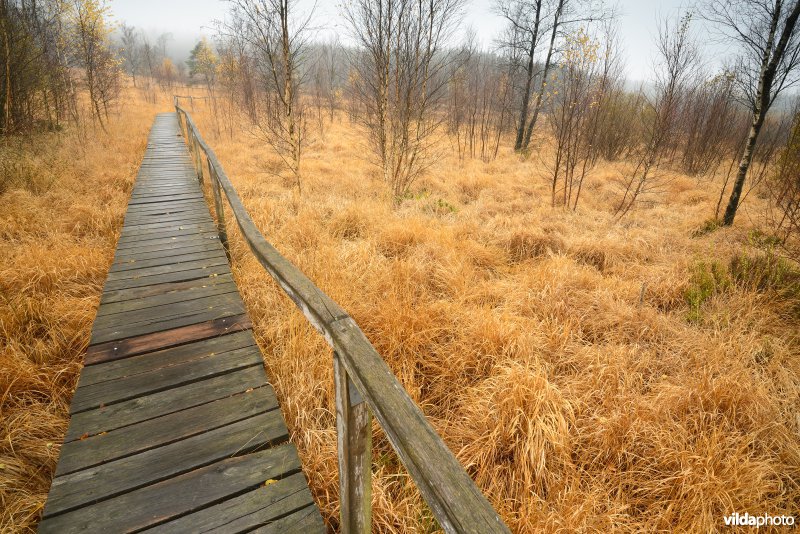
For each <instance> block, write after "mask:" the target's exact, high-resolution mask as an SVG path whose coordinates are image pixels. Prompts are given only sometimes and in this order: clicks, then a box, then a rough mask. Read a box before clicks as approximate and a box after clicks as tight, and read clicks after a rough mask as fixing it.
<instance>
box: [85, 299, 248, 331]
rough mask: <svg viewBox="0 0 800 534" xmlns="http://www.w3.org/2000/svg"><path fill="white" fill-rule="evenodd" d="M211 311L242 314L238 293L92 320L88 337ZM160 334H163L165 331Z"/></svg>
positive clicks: (128, 311) (185, 301)
mask: <svg viewBox="0 0 800 534" xmlns="http://www.w3.org/2000/svg"><path fill="white" fill-rule="evenodd" d="M211 310H225V311H233V310H240V311H238V312H236V313H244V305H243V304H242V299H241V298H240V297H239V294H238V293H232V292H228V293H225V294H221V295H210V296H206V297H198V298H194V299H190V300H183V301H179V302H171V303H168V304H163V305H161V306H154V307H148V308H143V309H133V310H123V311H120V312H117V313H115V314H113V315H103V316H98V317H97V319H95V323H94V327H93V328H92V333H93V334H99V333H102V332H106V331H119V332H126V331H131V330H133V327H136V326H142V325H147V324H152V323H156V322H158V323H163V322H165V321H167V320H169V319H173V318H180V317H182V316H186V317H188V316H189V315H197V314H199V313H205V312H209V311H211ZM162 330H166V328H163V329H162ZM141 333H144V332H140V334H141ZM140 334H139V335H140ZM133 335H137V334H133ZM126 337H131V336H126Z"/></svg>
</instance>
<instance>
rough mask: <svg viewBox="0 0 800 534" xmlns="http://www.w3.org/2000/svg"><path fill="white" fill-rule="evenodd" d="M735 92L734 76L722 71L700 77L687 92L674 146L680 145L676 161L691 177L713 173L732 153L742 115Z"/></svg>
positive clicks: (734, 148) (742, 129) (741, 122)
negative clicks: (679, 153) (706, 77)
mask: <svg viewBox="0 0 800 534" xmlns="http://www.w3.org/2000/svg"><path fill="white" fill-rule="evenodd" d="M741 111H742V110H741V108H740V106H738V105H737V102H736V98H735V95H734V76H733V74H732V73H730V72H728V71H725V72H722V73H720V74H717V75H716V76H713V77H711V78H710V79H700V80H699V83H697V84H696V85H695V86H694V87H691V88H690V89H689V92H688V94H687V95H686V99H685V103H684V106H683V109H682V110H681V118H680V120H679V126H678V129H679V135H678V136H677V137H678V142H677V143H676V145H682V146H681V148H682V155H681V159H680V162H679V165H680V167H681V168H682V169H683V171H684V172H686V173H687V174H690V175H693V176H707V175H710V174H713V173H714V172H715V171H716V170H717V169H718V167H719V165H720V163H722V160H723V159H724V158H725V157H726V156H727V155H729V154H730V153H732V152H735V151H736V149H737V147H738V145H739V143H740V139H741V132H743V131H744V130H745V128H742V126H743V121H742V119H743V118H744V117H743V114H742V113H741Z"/></svg>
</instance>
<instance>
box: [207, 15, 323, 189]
mask: <svg viewBox="0 0 800 534" xmlns="http://www.w3.org/2000/svg"><path fill="white" fill-rule="evenodd" d="M229 1H230V4H231V19H232V21H229V22H228V23H226V24H225V25H224V26H222V27H221V28H220V30H221V33H222V36H223V37H224V38H227V39H229V40H230V39H232V38H233V39H236V38H235V37H233V36H232V35H231V34H232V33H233V32H234V31H241V32H242V33H241V35H240V36H239V37H238V38H239V39H241V40H242V42H243V44H244V46H245V53H246V54H247V55H248V56H249V57H251V58H252V64H253V66H254V67H255V69H256V70H257V71H258V75H259V83H260V85H261V95H262V98H261V106H260V109H259V112H258V113H257V117H258V120H257V121H256V126H257V128H258V130H259V132H260V135H261V137H262V138H263V139H264V140H265V141H266V142H267V143H268V144H269V145H270V146H271V147H272V148H273V149H274V150H275V153H276V154H277V155H278V156H279V157H280V158H281V160H282V161H283V163H284V164H285V167H286V168H287V169H288V170H289V171H290V172H291V173H292V175H293V176H294V178H295V183H296V185H297V187H298V189H300V155H301V150H302V146H303V143H304V142H305V119H304V109H303V100H302V99H301V98H300V90H301V82H302V80H301V75H300V67H301V58H302V52H303V50H304V49H305V46H306V44H307V39H308V35H309V29H310V27H309V21H310V20H311V13H309V14H308V15H307V17H304V18H298V17H297V16H296V15H295V12H296V6H297V1H296V0H229Z"/></svg>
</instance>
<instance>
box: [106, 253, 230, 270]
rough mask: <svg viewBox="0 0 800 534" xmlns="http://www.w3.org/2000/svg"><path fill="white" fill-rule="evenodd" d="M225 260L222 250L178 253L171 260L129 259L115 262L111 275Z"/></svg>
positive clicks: (165, 257)
mask: <svg viewBox="0 0 800 534" xmlns="http://www.w3.org/2000/svg"><path fill="white" fill-rule="evenodd" d="M220 258H224V259H225V260H226V261H227V256H226V255H225V252H224V251H223V250H220V249H210V250H200V251H195V252H188V253H186V254H180V253H178V252H176V253H175V254H174V255H173V256H172V257H171V258H170V257H169V256H166V255H164V254H162V255H160V256H158V257H155V258H150V259H146V260H136V259H127V260H123V261H115V262H114V263H113V264H112V265H111V269H110V270H109V273H123V272H125V271H140V270H141V269H146V268H149V267H163V266H166V265H170V264H171V263H173V264H179V263H189V262H193V261H216V260H219V259H220Z"/></svg>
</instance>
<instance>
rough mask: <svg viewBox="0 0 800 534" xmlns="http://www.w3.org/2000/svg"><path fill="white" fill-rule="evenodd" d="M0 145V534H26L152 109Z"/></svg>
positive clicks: (140, 107) (63, 426) (132, 108)
mask: <svg viewBox="0 0 800 534" xmlns="http://www.w3.org/2000/svg"><path fill="white" fill-rule="evenodd" d="M132 97H133V95H128V96H126V98H125V100H124V102H125V109H124V114H123V115H122V116H119V117H116V118H114V120H112V122H111V124H110V126H109V134H108V135H107V136H106V135H104V134H102V133H101V132H92V131H91V130H89V131H87V132H78V131H74V130H73V131H67V132H65V133H63V134H61V135H55V134H42V135H36V136H33V137H32V138H26V139H15V140H11V141H10V142H7V144H0V160H2V161H3V165H2V166H0V172H3V173H4V174H3V176H0V179H4V178H5V179H7V181H6V182H5V183H9V182H10V184H9V189H8V190H7V191H6V192H5V193H4V194H2V196H0V206H2V209H1V210H0V532H33V531H34V530H35V527H36V523H37V521H38V518H39V514H40V512H41V508H42V506H43V505H44V502H45V498H46V497H47V491H48V489H49V488H50V481H51V479H52V476H53V471H54V470H55V466H56V461H57V459H58V452H59V449H60V444H61V441H62V440H63V438H64V433H65V432H66V430H67V424H68V422H69V418H68V413H69V412H68V409H69V402H70V398H71V397H72V391H73V390H74V388H75V384H76V382H77V378H78V373H79V372H80V369H81V365H82V362H83V352H84V351H85V349H86V346H87V344H88V343H89V333H90V330H91V326H92V321H93V320H94V315H95V311H96V308H97V305H98V303H99V301H100V292H101V290H102V286H103V282H104V281H105V277H106V274H107V271H108V267H109V265H110V264H111V260H112V257H113V255H114V248H115V244H116V239H117V236H118V232H119V229H120V228H121V227H122V220H123V216H124V214H125V206H126V205H127V198H128V194H129V193H130V190H131V187H132V185H133V179H134V177H135V176H136V171H137V167H138V165H139V161H140V160H141V156H142V154H143V153H144V148H145V146H146V134H147V131H148V129H149V127H150V124H151V123H152V118H153V114H154V113H155V108H154V107H152V106H148V105H145V104H142V103H139V102H138V101H134V100H132Z"/></svg>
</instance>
